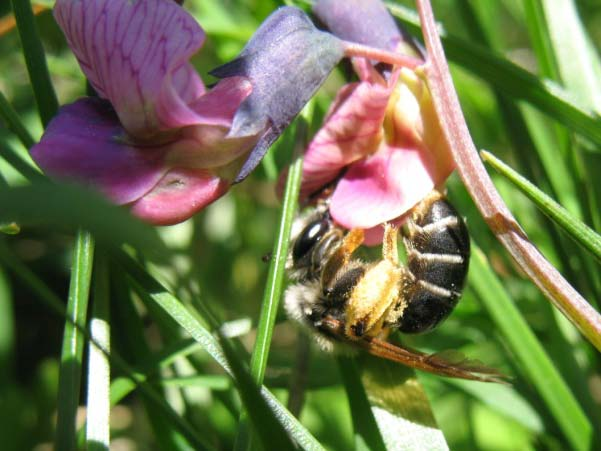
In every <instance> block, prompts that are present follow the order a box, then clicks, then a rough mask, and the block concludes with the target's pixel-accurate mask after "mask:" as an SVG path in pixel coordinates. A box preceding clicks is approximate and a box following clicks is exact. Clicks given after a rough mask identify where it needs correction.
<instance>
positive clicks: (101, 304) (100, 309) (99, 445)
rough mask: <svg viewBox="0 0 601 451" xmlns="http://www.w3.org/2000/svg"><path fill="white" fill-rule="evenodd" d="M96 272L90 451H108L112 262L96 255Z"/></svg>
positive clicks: (90, 355)
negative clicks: (110, 267)
mask: <svg viewBox="0 0 601 451" xmlns="http://www.w3.org/2000/svg"><path fill="white" fill-rule="evenodd" d="M94 266H95V270H94V303H93V305H92V318H91V320H90V337H91V338H92V339H93V340H94V341H90V342H89V343H88V400H87V403H86V406H87V423H88V424H87V427H86V448H87V449H88V450H89V451H108V449H109V446H110V445H109V444H110V410H111V405H110V396H109V394H110V385H111V367H110V362H109V359H108V357H107V356H108V354H109V353H110V349H111V342H110V322H109V321H110V318H109V316H110V310H109V308H110V307H109V301H110V298H109V296H110V295H109V277H108V261H107V260H106V258H105V257H104V256H103V255H99V253H98V252H97V254H96V261H95V264H94Z"/></svg>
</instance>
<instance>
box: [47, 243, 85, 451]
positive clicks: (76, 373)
mask: <svg viewBox="0 0 601 451" xmlns="http://www.w3.org/2000/svg"><path fill="white" fill-rule="evenodd" d="M93 257H94V239H93V238H92V236H91V235H90V234H89V233H87V232H79V233H78V234H77V238H76V241H75V249H74V250H73V266H72V269H71V283H70V286H69V300H68V302H67V320H66V321H65V330H64V333H63V349H62V352H61V367H60V375H59V388H58V407H57V426H56V439H55V448H56V449H64V450H75V449H76V446H75V443H76V441H75V436H76V429H75V420H76V416H77V407H78V405H79V389H80V386H81V372H82V367H83V349H84V344H85V337H84V335H83V334H82V332H81V329H85V327H86V317H87V311H88V295H89V293H90V280H91V277H92V265H93Z"/></svg>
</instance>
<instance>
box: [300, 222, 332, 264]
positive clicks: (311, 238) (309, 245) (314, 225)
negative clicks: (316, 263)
mask: <svg viewBox="0 0 601 451" xmlns="http://www.w3.org/2000/svg"><path fill="white" fill-rule="evenodd" d="M328 230H330V220H329V219H328V218H319V219H316V220H315V221H313V222H311V223H310V224H309V225H307V227H305V228H304V229H303V231H302V232H301V233H300V235H299V236H298V238H297V239H296V241H295V242H294V248H293V249H292V259H293V260H294V263H296V262H298V261H299V260H300V259H301V258H303V257H304V256H305V255H307V254H308V253H309V252H310V251H311V249H313V247H314V246H315V245H316V244H317V243H319V241H320V240H321V239H322V238H323V236H324V235H325V234H326V233H327V232H328Z"/></svg>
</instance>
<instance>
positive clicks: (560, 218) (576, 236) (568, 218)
mask: <svg viewBox="0 0 601 451" xmlns="http://www.w3.org/2000/svg"><path fill="white" fill-rule="evenodd" d="M480 155H481V156H482V159H483V160H484V161H486V162H487V163H488V164H490V165H491V166H492V167H493V168H494V169H495V170H497V171H498V172H499V173H500V174H502V175H503V176H505V177H506V178H507V179H508V180H509V181H510V182H511V183H513V184H514V185H515V186H516V187H518V188H519V189H520V191H522V192H523V193H524V194H525V195H526V196H528V198H529V199H530V200H532V201H533V202H534V203H535V205H536V206H537V207H538V208H540V210H541V211H542V212H543V213H544V214H546V215H547V216H548V217H549V218H551V219H552V220H553V221H555V222H556V223H557V224H558V225H559V226H560V227H561V228H562V229H564V230H565V231H566V233H567V234H568V236H569V237H570V238H572V239H573V240H574V241H576V242H577V243H578V244H580V245H581V246H582V247H584V248H585V249H586V250H588V251H589V252H590V253H591V254H593V255H594V256H595V257H596V258H597V260H599V261H600V262H601V235H599V234H597V233H596V232H595V231H594V230H592V229H591V228H590V227H588V226H587V225H586V224H584V223H583V222H581V221H580V220H578V218H576V217H575V216H573V215H572V214H570V213H569V212H568V211H567V210H566V209H565V208H563V207H562V206H561V205H559V204H558V203H557V202H555V201H554V200H553V199H551V198H550V197H549V196H548V195H546V194H545V193H544V192H542V191H541V190H539V189H538V188H537V187H536V186H535V185H533V184H532V183H530V182H529V181H528V180H527V179H525V178H524V177H522V176H521V175H520V174H518V173H517V172H516V171H514V170H513V169H511V168H510V167H509V166H507V165H506V164H505V163H503V162H502V161H501V160H499V159H498V158H496V157H495V156H494V155H493V154H491V153H490V152H486V151H482V152H480Z"/></svg>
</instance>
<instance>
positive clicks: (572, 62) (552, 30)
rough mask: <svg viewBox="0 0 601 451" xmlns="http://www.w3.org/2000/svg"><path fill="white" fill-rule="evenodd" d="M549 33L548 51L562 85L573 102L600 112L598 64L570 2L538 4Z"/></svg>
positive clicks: (553, 0) (600, 67)
mask: <svg viewBox="0 0 601 451" xmlns="http://www.w3.org/2000/svg"><path fill="white" fill-rule="evenodd" d="M538 1H539V2H540V3H541V5H542V9H543V12H544V17H545V18H546V22H547V25H548V26H547V27H546V28H547V29H548V31H549V40H550V44H551V45H550V48H549V49H548V50H552V52H553V55H554V57H555V60H556V61H557V69H558V71H559V75H560V77H561V81H562V83H563V85H564V86H565V87H566V88H568V89H569V90H570V92H571V93H573V94H574V97H575V98H576V100H577V101H578V102H579V103H580V104H582V105H586V106H588V107H589V108H593V109H595V110H596V111H597V112H600V111H601V82H600V81H599V79H598V77H597V74H598V73H599V71H601V63H600V61H599V57H598V54H597V51H596V50H595V49H594V48H593V46H592V43H591V41H590V39H589V37H588V35H587V33H586V29H585V28H584V26H583V24H582V21H581V20H580V17H579V16H578V11H577V7H576V4H575V2H574V1H573V0H551V1H550V0H538Z"/></svg>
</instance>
